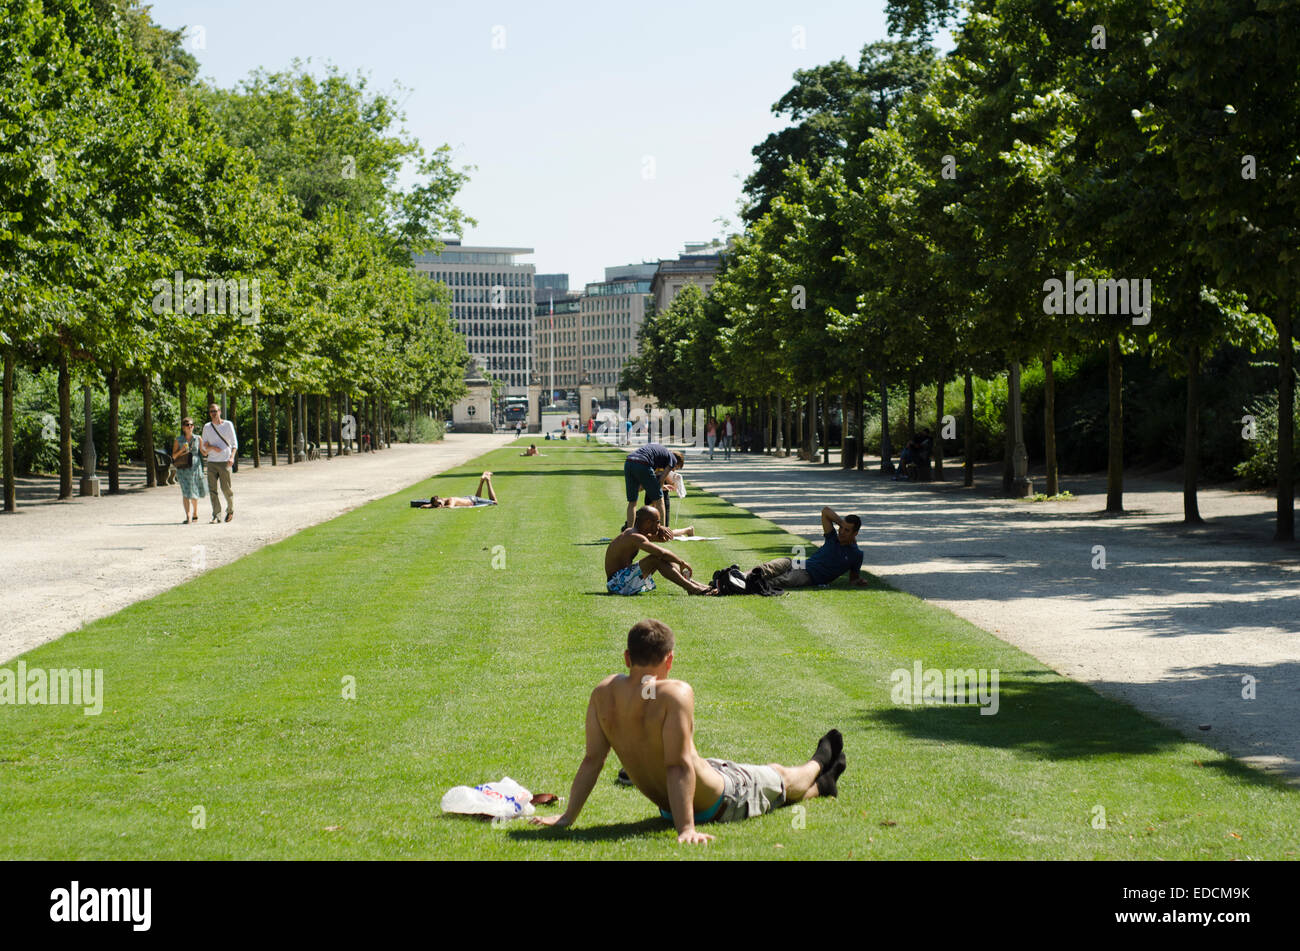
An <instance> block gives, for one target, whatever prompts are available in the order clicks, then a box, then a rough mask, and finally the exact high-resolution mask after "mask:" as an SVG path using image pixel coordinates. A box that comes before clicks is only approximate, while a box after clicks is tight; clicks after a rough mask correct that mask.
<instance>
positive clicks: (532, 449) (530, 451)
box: [519, 442, 541, 456]
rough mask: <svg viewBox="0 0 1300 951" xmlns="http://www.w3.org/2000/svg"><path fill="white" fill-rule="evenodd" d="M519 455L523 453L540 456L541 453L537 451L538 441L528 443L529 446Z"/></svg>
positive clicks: (524, 454)
mask: <svg viewBox="0 0 1300 951" xmlns="http://www.w3.org/2000/svg"><path fill="white" fill-rule="evenodd" d="M519 455H521V456H540V455H541V453H540V452H538V451H537V443H535V442H530V443H529V444H528V448H527V449H525V450H524V451H523V452H521V453H520V454H519Z"/></svg>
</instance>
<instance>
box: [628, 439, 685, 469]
mask: <svg viewBox="0 0 1300 951" xmlns="http://www.w3.org/2000/svg"><path fill="white" fill-rule="evenodd" d="M627 457H628V458H629V459H631V460H632V461H633V462H639V463H641V465H643V466H649V467H650V468H651V469H668V468H670V467H672V466H674V465H676V464H677V460H676V459H674V458H673V454H672V453H671V452H669V451H668V449H667V448H665V447H664V446H662V445H660V444H659V443H657V442H648V443H646V444H645V445H644V446H642V447H641V448H639V449H633V450H632V451H631V452H629V453H628V454H627Z"/></svg>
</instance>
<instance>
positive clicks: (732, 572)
mask: <svg viewBox="0 0 1300 951" xmlns="http://www.w3.org/2000/svg"><path fill="white" fill-rule="evenodd" d="M709 587H711V588H713V590H715V591H716V592H717V593H718V595H719V596H721V595H728V594H759V595H763V596H764V597H772V596H774V595H780V594H781V591H780V589H778V588H774V587H772V586H771V585H770V584H768V583H767V579H766V578H764V577H763V575H762V573H761V572H759V570H758V569H757V568H754V569H753V570H751V571H750V573H749V574H748V575H744V574H741V572H740V566H739V565H732V566H731V567H730V568H722V569H720V570H718V571H715V572H714V573H713V583H712V584H711V585H709Z"/></svg>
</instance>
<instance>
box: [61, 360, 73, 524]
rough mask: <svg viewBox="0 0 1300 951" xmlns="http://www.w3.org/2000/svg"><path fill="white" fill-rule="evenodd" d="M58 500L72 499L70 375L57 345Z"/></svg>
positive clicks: (66, 363)
mask: <svg viewBox="0 0 1300 951" xmlns="http://www.w3.org/2000/svg"><path fill="white" fill-rule="evenodd" d="M59 498H61V499H70V498H72V373H71V372H70V371H69V369H68V348H67V347H66V346H65V345H63V344H59Z"/></svg>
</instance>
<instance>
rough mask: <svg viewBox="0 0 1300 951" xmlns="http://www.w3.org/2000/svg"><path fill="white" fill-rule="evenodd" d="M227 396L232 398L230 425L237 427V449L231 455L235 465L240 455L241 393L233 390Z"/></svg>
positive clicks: (232, 462)
mask: <svg viewBox="0 0 1300 951" xmlns="http://www.w3.org/2000/svg"><path fill="white" fill-rule="evenodd" d="M226 396H227V398H228V399H229V400H230V407H229V409H230V416H229V417H228V418H229V419H230V425H231V426H233V427H234V428H235V451H234V452H233V453H231V456H230V462H231V465H234V462H235V459H237V458H238V456H239V422H238V420H239V395H238V394H237V393H233V392H231V393H228V394H226Z"/></svg>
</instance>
